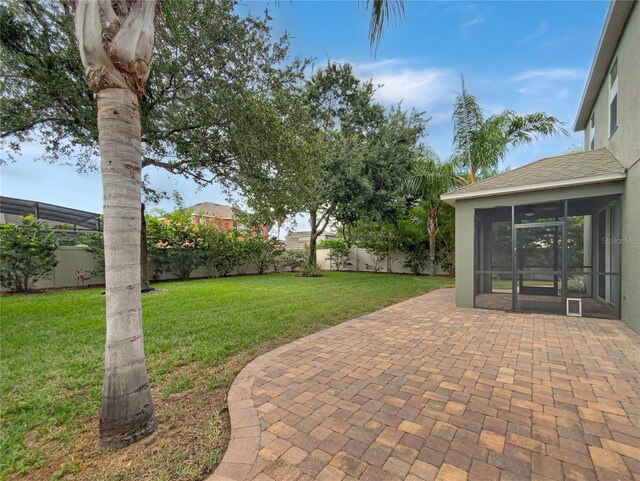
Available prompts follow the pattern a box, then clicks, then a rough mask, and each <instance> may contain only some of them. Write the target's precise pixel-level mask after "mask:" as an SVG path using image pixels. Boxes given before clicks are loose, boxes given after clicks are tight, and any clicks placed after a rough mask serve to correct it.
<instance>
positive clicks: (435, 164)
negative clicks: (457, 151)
mask: <svg viewBox="0 0 640 481" xmlns="http://www.w3.org/2000/svg"><path fill="white" fill-rule="evenodd" d="M461 183H462V180H461V179H460V178H459V177H458V176H457V175H456V174H455V171H454V167H453V165H452V164H451V163H444V162H441V161H440V158H439V157H438V154H436V153H435V152H434V151H433V150H432V149H430V148H427V149H425V151H424V155H423V156H422V157H421V158H420V159H419V160H418V161H417V162H416V163H415V164H414V165H413V168H412V172H411V175H410V176H409V177H407V179H405V181H404V185H403V190H404V193H405V194H406V195H409V196H411V197H413V198H414V199H416V200H420V201H424V202H425V203H426V204H427V233H428V235H429V263H430V266H431V275H432V276H435V275H436V236H437V235H438V230H439V228H438V212H439V210H440V206H441V202H442V201H441V200H440V196H441V195H442V194H444V193H445V192H447V191H449V190H450V189H451V188H452V187H453V186H456V185H460V184H461Z"/></svg>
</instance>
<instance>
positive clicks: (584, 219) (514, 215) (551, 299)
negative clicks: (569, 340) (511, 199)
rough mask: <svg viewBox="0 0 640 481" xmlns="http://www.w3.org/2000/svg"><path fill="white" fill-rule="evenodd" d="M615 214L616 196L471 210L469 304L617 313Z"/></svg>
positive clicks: (611, 315) (584, 313)
mask: <svg viewBox="0 0 640 481" xmlns="http://www.w3.org/2000/svg"><path fill="white" fill-rule="evenodd" d="M620 218H621V214H620V196H619V195H611V196H599V197H589V198H580V199H568V200H563V201H558V202H549V203H535V204H526V205H510V206H504V207H494V208H490V209H476V211H475V229H474V231H475V238H474V242H475V249H474V253H475V254H474V304H475V307H480V308H490V309H502V310H513V311H525V312H541V313H552V314H569V315H571V314H573V315H582V316H590V317H602V318H619V317H620V245H619V243H618V242H617V241H618V240H619V239H620ZM567 306H569V307H567Z"/></svg>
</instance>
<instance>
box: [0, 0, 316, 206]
mask: <svg viewBox="0 0 640 481" xmlns="http://www.w3.org/2000/svg"><path fill="white" fill-rule="evenodd" d="M72 4H73V2H71V1H66V0H65V1H62V2H46V3H44V2H38V1H35V0H10V1H9V2H7V3H5V4H3V5H1V6H0V47H1V48H2V55H3V64H2V70H1V71H0V75H1V79H0V80H1V81H2V83H3V89H4V95H3V96H2V98H1V99H0V102H1V103H0V125H1V126H2V139H3V142H5V144H6V147H7V148H5V149H3V158H2V161H4V162H7V161H10V160H12V159H13V158H14V156H15V155H16V153H19V152H20V144H21V143H23V142H26V141H37V142H38V143H40V144H41V145H42V146H43V147H44V149H45V153H46V154H45V157H46V159H47V160H49V161H59V160H64V161H67V162H73V163H75V164H76V165H77V166H78V168H79V169H80V170H87V169H92V168H94V167H95V166H94V160H95V159H97V145H98V144H97V134H98V131H97V126H96V122H95V119H96V114H97V112H96V103H95V94H94V93H93V92H91V91H90V90H89V89H88V88H87V86H86V84H85V82H84V79H83V75H84V69H83V67H82V64H81V62H80V58H79V56H78V50H77V46H76V42H75V39H74V35H73V8H72ZM236 5H237V1H236V0H222V1H215V0H202V1H199V2H185V1H181V0H164V1H163V2H162V4H161V8H160V15H158V20H157V23H158V25H157V36H156V44H155V45H156V46H155V54H154V57H153V68H152V69H151V75H150V77H149V80H148V83H147V85H146V87H145V89H144V92H143V95H142V99H141V101H140V114H141V125H142V149H143V166H154V167H158V168H161V169H164V170H166V171H168V172H171V173H174V174H180V175H183V176H186V177H188V178H191V179H193V180H194V181H195V182H196V183H198V184H200V185H206V184H208V183H210V182H212V181H214V180H215V181H218V182H220V183H222V184H223V185H224V186H226V187H227V189H231V188H234V189H240V190H241V191H242V192H243V193H245V194H249V195H251V194H255V195H258V196H260V195H267V194H274V193H273V192H266V191H265V189H268V188H273V187H274V185H273V183H270V182H266V180H268V179H269V178H271V177H274V176H275V175H276V174H278V173H282V175H283V176H284V177H287V176H290V175H292V174H291V172H295V171H297V170H299V169H302V168H303V166H302V163H303V158H302V155H301V152H300V149H299V148H298V145H297V140H298V138H297V136H298V132H299V131H298V129H296V128H294V127H295V126H296V125H299V124H300V122H299V119H298V118H297V116H298V115H301V112H302V108H301V107H300V106H299V104H298V103H297V99H298V98H299V96H298V95H295V91H296V89H297V88H298V87H299V86H300V85H301V82H302V79H303V72H304V68H305V67H306V65H307V61H306V60H301V59H292V58H291V57H290V55H289V38H288V36H287V35H284V36H283V37H281V38H280V39H278V40H275V41H273V40H272V39H271V34H272V32H271V27H270V20H271V18H270V17H269V13H268V12H267V11H265V13H264V15H263V16H261V17H255V16H251V15H249V16H241V15H239V14H238V13H237V12H236V10H235V8H236ZM292 93H293V94H292Z"/></svg>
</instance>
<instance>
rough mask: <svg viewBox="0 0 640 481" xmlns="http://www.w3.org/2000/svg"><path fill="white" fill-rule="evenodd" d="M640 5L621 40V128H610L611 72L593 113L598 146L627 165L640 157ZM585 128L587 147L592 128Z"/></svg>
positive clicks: (619, 72) (619, 63)
mask: <svg viewBox="0 0 640 481" xmlns="http://www.w3.org/2000/svg"><path fill="white" fill-rule="evenodd" d="M638 45H640V8H639V7H638V6H636V7H635V8H633V10H632V11H631V14H630V16H629V19H628V20H627V23H626V25H625V28H624V31H623V33H622V36H621V37H620V41H619V43H618V47H617V49H616V53H615V55H614V56H613V57H612V59H611V62H610V63H609V69H611V65H612V63H613V61H614V59H615V58H617V59H618V128H617V129H616V130H615V131H614V132H612V133H611V135H610V132H609V75H607V76H606V77H605V79H604V81H603V82H602V85H601V86H600V92H599V94H598V97H597V99H596V102H595V105H594V108H593V111H592V113H593V114H594V119H595V130H596V135H595V142H594V144H595V145H594V148H596V149H599V148H602V147H606V148H607V149H609V151H610V152H611V153H612V154H613V155H614V156H615V157H616V158H617V159H618V160H619V161H620V163H621V164H622V165H623V166H624V167H627V168H629V167H631V165H633V163H634V162H636V161H637V160H638V159H640V141H638V138H639V137H640V48H638ZM581 127H582V128H583V129H584V148H585V149H586V150H589V149H590V141H591V138H590V129H589V125H588V123H587V124H585V125H582V126H581Z"/></svg>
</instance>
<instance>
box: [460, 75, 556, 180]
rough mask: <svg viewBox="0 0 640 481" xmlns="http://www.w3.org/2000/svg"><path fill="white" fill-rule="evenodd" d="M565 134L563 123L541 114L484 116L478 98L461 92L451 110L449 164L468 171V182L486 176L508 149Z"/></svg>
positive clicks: (511, 111)
mask: <svg viewBox="0 0 640 481" xmlns="http://www.w3.org/2000/svg"><path fill="white" fill-rule="evenodd" d="M561 134H563V135H568V133H567V130H566V129H565V128H564V124H563V123H562V122H560V121H559V120H558V119H557V118H556V117H553V116H552V115H548V114H546V113H544V112H536V113H533V114H527V115H519V114H517V113H516V112H514V111H513V110H505V111H503V112H501V113H499V114H497V115H491V116H489V117H485V115H484V112H483V111H482V108H481V107H480V104H479V103H478V99H477V98H476V97H474V96H473V95H470V94H469V93H467V92H466V91H465V90H464V83H463V87H462V93H461V94H460V95H458V97H457V98H456V102H455V107H454V111H453V161H454V164H455V165H456V166H458V167H460V168H468V169H469V183H471V184H473V183H474V182H475V181H476V177H477V175H478V174H483V176H485V177H486V176H487V174H489V173H490V172H491V171H494V170H495V169H496V168H497V167H498V164H499V163H500V161H501V160H502V159H503V158H504V157H505V155H506V154H507V152H508V151H509V148H511V147H515V146H518V145H525V144H532V143H533V141H534V140H536V139H537V138H538V137H549V136H553V135H561Z"/></svg>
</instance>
